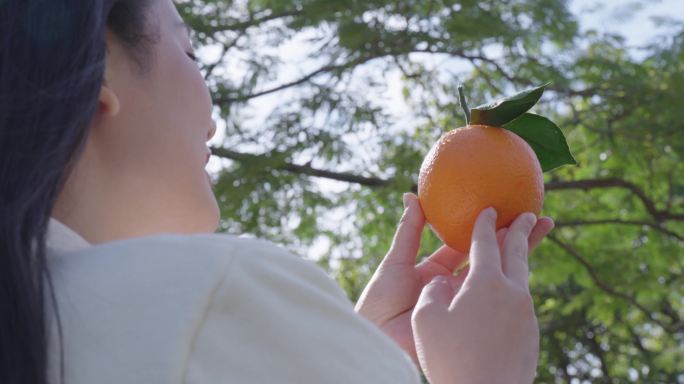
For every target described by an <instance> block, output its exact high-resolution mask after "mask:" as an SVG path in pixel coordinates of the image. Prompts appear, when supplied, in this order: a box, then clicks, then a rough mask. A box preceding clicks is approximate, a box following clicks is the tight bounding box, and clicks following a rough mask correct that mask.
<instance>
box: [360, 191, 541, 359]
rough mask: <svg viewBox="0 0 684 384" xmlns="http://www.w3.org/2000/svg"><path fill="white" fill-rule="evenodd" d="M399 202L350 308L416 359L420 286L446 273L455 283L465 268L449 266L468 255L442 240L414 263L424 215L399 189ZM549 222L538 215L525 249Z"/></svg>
mask: <svg viewBox="0 0 684 384" xmlns="http://www.w3.org/2000/svg"><path fill="white" fill-rule="evenodd" d="M404 206H405V211H404V214H403V216H402V218H401V221H400V223H399V227H398V229H397V232H396V234H395V236H394V241H393V243H392V247H391V248H390V250H389V252H388V253H387V255H386V256H385V258H384V259H383V261H382V263H381V264H380V266H379V267H378V269H377V270H376V271H375V274H374V275H373V277H372V278H371V280H370V282H369V284H368V285H367V286H366V288H365V289H364V291H363V293H362V294H361V296H360V298H359V300H358V302H357V304H356V312H357V313H359V314H360V315H362V316H364V317H365V318H367V319H369V320H371V321H372V322H373V323H375V324H376V325H377V326H378V327H379V328H380V329H381V330H382V331H383V332H384V333H385V334H387V335H388V336H389V337H391V338H392V339H393V340H394V341H395V342H396V343H397V344H399V346H400V347H401V348H402V349H403V350H404V351H406V353H408V354H409V355H410V356H411V357H412V359H413V361H414V362H415V363H416V364H418V356H417V354H416V348H415V343H414V337H413V331H412V329H411V315H412V313H413V310H414V307H415V305H416V302H417V301H418V297H419V295H420V293H421V291H422V290H423V287H425V285H426V284H428V283H429V282H430V281H431V280H432V279H433V278H434V277H435V276H446V277H447V278H448V279H449V280H450V281H452V283H454V284H460V283H462V282H463V281H464V279H465V278H466V276H467V275H468V269H469V268H465V269H464V270H463V271H462V272H461V273H460V274H459V275H458V276H453V272H454V270H456V269H458V267H460V266H461V265H462V264H463V263H464V262H465V261H466V260H468V257H467V255H464V254H462V253H460V252H457V251H455V250H453V249H451V248H449V247H447V246H442V247H441V248H439V249H438V250H437V251H436V252H434V253H433V254H432V255H431V256H429V257H428V258H426V259H425V260H423V261H422V262H421V263H420V264H418V265H416V257H417V254H418V248H419V245H420V237H421V233H422V232H423V228H424V226H425V216H424V215H423V211H422V209H421V207H420V203H419V201H418V197H417V196H416V195H414V194H406V195H404ZM552 228H553V221H552V220H551V219H549V218H546V217H543V218H540V219H539V220H538V222H537V224H536V226H535V227H534V229H533V230H532V233H531V234H530V236H529V249H530V251H531V250H532V249H534V248H535V247H536V246H537V245H538V244H539V243H540V242H541V240H542V239H543V238H544V236H546V234H547V233H548V232H549V231H550V230H551V229H552ZM506 231H507V229H501V230H500V231H499V232H498V233H497V235H498V237H499V239H500V240H501V241H503V239H504V238H505V237H506Z"/></svg>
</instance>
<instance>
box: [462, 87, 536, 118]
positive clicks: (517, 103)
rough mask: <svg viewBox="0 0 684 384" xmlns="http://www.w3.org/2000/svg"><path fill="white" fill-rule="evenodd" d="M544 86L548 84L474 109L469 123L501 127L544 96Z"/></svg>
mask: <svg viewBox="0 0 684 384" xmlns="http://www.w3.org/2000/svg"><path fill="white" fill-rule="evenodd" d="M546 86H548V84H545V85H542V86H539V87H534V88H530V89H526V90H524V91H521V92H518V93H516V94H515V95H512V96H507V97H503V98H500V99H497V100H496V101H493V102H491V103H488V104H483V105H480V106H478V107H475V108H473V109H471V110H470V123H471V124H486V125H492V126H494V127H501V126H503V125H505V124H507V123H509V122H511V121H512V120H514V119H516V118H518V117H519V116H521V115H522V114H523V113H525V112H527V111H529V110H530V108H532V107H534V105H535V104H537V102H538V101H539V99H540V98H541V97H542V94H544V88H546Z"/></svg>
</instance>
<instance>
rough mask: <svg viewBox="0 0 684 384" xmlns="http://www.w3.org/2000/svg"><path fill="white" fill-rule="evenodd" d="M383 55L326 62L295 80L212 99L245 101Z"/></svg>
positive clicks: (222, 101)
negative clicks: (254, 90) (341, 61)
mask: <svg viewBox="0 0 684 384" xmlns="http://www.w3.org/2000/svg"><path fill="white" fill-rule="evenodd" d="M383 56H386V55H384V54H383V55H377V56H372V55H371V56H362V57H358V58H356V59H354V60H350V61H349V62H346V63H344V64H338V65H334V64H328V65H325V66H323V67H321V68H319V69H317V70H315V71H313V72H310V73H309V74H307V75H305V76H303V77H301V78H299V79H297V80H294V81H291V82H289V83H284V84H281V85H278V86H275V87H273V88H269V89H265V90H263V91H259V92H255V93H250V94H247V95H240V96H227V97H220V98H216V99H215V100H214V102H215V103H217V104H218V103H235V102H245V101H248V100H251V99H256V98H257V97H261V96H266V95H269V94H271V93H275V92H279V91H282V90H285V89H287V88H291V87H295V86H297V85H301V84H304V83H306V82H308V81H310V80H312V79H313V78H315V77H316V76H319V75H321V74H324V73H330V72H333V71H339V70H344V69H348V68H352V67H355V66H357V65H362V64H364V63H366V62H368V61H371V60H373V59H377V58H380V57H383Z"/></svg>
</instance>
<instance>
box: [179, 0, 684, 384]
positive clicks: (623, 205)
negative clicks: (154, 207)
mask: <svg viewBox="0 0 684 384" xmlns="http://www.w3.org/2000/svg"><path fill="white" fill-rule="evenodd" d="M178 8H179V10H180V11H181V13H182V14H183V16H184V17H185V18H186V20H187V21H188V22H189V23H190V24H191V25H192V26H193V27H194V28H195V30H196V33H195V34H194V38H195V40H196V44H197V45H198V46H199V47H201V49H205V47H206V49H209V47H211V49H212V50H213V52H214V53H216V54H212V55H207V57H209V56H210V58H205V60H206V61H207V62H206V63H204V65H203V70H204V72H205V74H206V77H207V80H208V83H209V85H210V88H211V90H212V93H213V96H214V101H215V104H216V107H217V114H218V116H219V117H220V119H221V120H222V121H223V122H224V123H225V126H226V138H225V141H224V143H222V145H221V147H222V148H221V149H223V152H221V151H219V148H216V150H215V153H216V154H217V155H219V156H222V157H224V159H225V168H224V169H223V170H222V172H221V173H220V175H219V180H218V182H217V184H216V187H215V192H216V195H217V198H218V199H219V202H220V204H221V209H222V217H223V221H222V230H223V231H226V232H233V233H251V234H255V235H258V236H263V237H266V238H269V239H272V240H275V241H278V242H280V243H283V244H285V245H287V246H289V247H290V248H291V249H293V250H294V251H297V252H299V253H300V254H302V255H308V254H310V253H314V254H316V256H317V257H318V263H319V264H320V265H321V266H322V267H324V268H326V269H327V270H328V271H329V272H330V273H331V274H332V275H333V276H335V278H336V279H337V280H338V281H339V282H340V284H341V286H342V287H343V288H344V289H345V290H346V292H347V293H348V294H349V296H350V298H351V299H352V300H356V298H357V297H358V295H359V294H360V292H361V290H362V289H363V287H364V286H365V284H366V283H367V281H368V279H369V278H370V276H371V274H372V272H373V270H374V269H375V267H376V266H377V264H378V263H379V262H380V260H381V259H382V257H383V255H384V254H385V252H386V251H387V249H388V248H389V245H390V243H391V241H392V237H393V235H394V231H395V229H396V225H397V222H398V220H399V218H400V216H401V213H402V206H401V195H402V193H404V192H406V191H409V190H411V189H413V188H414V187H415V183H416V181H417V176H418V170H419V167H420V164H421V161H422V158H423V156H424V155H425V154H426V153H427V151H428V150H429V148H430V147H431V145H432V144H433V143H434V142H435V141H436V140H437V139H438V138H439V137H440V136H441V134H443V133H444V132H445V131H448V130H451V129H454V128H456V127H460V126H463V125H465V121H464V120H463V116H462V115H461V113H460V107H459V100H458V92H457V87H458V85H459V84H461V83H464V84H467V87H468V92H469V95H470V99H471V100H477V101H479V102H485V101H487V100H492V99H495V98H497V97H499V96H500V95H502V94H510V93H511V92H512V91H513V90H515V89H523V88H527V87H531V86H533V85H534V84H541V83H545V82H547V81H549V82H550V85H549V86H548V87H547V88H546V92H545V96H544V98H542V100H541V102H540V103H538V104H537V105H536V106H535V107H534V112H535V113H536V114H539V115H544V116H548V117H549V118H550V119H551V120H553V121H554V122H555V123H557V125H558V126H559V127H560V128H561V129H562V131H563V133H564V134H565V136H566V137H567V140H568V143H569V144H570V148H572V153H573V155H574V158H575V159H576V160H577V162H578V164H579V166H573V167H560V168H555V169H553V170H552V171H550V172H549V173H547V174H546V182H547V184H546V186H547V188H546V199H545V206H544V214H545V215H549V216H551V217H553V218H554V219H555V220H556V222H557V228H556V230H555V231H554V232H553V235H552V236H551V237H550V238H549V239H547V240H545V242H544V243H543V244H542V245H541V246H540V248H539V249H538V250H537V251H536V252H535V253H534V255H532V256H531V258H530V268H531V271H532V273H531V289H532V293H533V296H534V300H535V304H536V307H537V314H538V317H539V321H540V326H541V330H542V340H541V343H542V344H541V356H540V361H539V376H538V380H537V382H539V383H570V382H576V383H580V382H597V383H598V382H603V383H628V382H638V383H668V384H670V383H677V382H684V377H683V376H682V372H684V322H683V321H682V317H683V316H684V247H683V245H684V244H683V242H684V126H683V123H682V121H683V119H682V112H681V108H682V107H681V100H683V99H684V27H683V26H682V25H681V24H680V25H674V27H673V28H671V29H670V30H671V31H672V32H671V33H670V34H668V35H667V36H660V37H659V38H658V39H654V40H653V41H652V42H651V43H650V44H649V45H647V46H645V47H641V49H639V50H638V51H635V50H634V49H632V48H631V47H628V46H627V45H626V43H625V42H624V39H623V38H621V37H620V36H614V35H603V34H599V33H597V32H594V31H587V32H580V31H579V29H578V22H577V20H576V19H575V16H574V15H573V14H572V13H571V12H570V11H569V10H568V8H567V2H566V1H563V0H515V1H513V0H481V1H475V0H462V1H455V0H439V1H438V0H428V1H417V0H365V1H358V0H340V1H331V0H254V1H251V0H250V1H246V0H243V1H237V0H236V1H227V0H226V1H221V0H186V1H184V2H181V3H180V4H179V5H178ZM677 31H678V32H677ZM402 90H403V92H402ZM395 93H396V94H399V97H401V95H402V94H403V97H404V100H403V101H402V100H397V99H396V98H392V99H390V95H391V94H395ZM473 104H476V103H473ZM330 180H334V181H330ZM512 193H515V191H512ZM454 198H458V197H457V196H455V197H454ZM438 246H439V242H438V240H437V239H436V237H435V236H434V235H433V234H432V233H431V231H429V230H426V231H425V233H424V235H423V243H422V245H421V250H420V256H419V257H421V258H422V257H425V256H427V255H429V253H430V252H431V251H433V250H435V249H436V248H437V247H438Z"/></svg>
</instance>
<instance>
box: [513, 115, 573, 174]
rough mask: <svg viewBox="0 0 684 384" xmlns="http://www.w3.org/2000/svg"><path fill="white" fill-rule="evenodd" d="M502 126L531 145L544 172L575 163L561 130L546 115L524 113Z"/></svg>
mask: <svg viewBox="0 0 684 384" xmlns="http://www.w3.org/2000/svg"><path fill="white" fill-rule="evenodd" d="M503 128H505V129H508V130H509V131H512V132H514V133H515V134H517V135H518V136H520V137H522V138H523V139H524V140H525V141H526V142H527V143H528V144H529V145H530V147H532V149H533V150H534V153H536V154H537V159H539V163H540V164H541V167H542V171H544V172H547V171H550V170H552V169H554V168H557V167H560V166H561V165H565V164H573V165H574V164H577V161H576V160H575V158H574V157H573V156H572V154H571V153H570V148H569V147H568V142H567V141H566V140H565V136H564V135H563V132H562V131H561V130H560V128H558V126H557V125H556V124H555V123H554V122H552V121H551V120H549V119H547V118H546V117H543V116H539V115H537V114H534V113H525V114H523V115H522V116H520V117H518V118H517V119H515V120H513V121H511V122H509V123H508V124H505V125H504V126H503Z"/></svg>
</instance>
